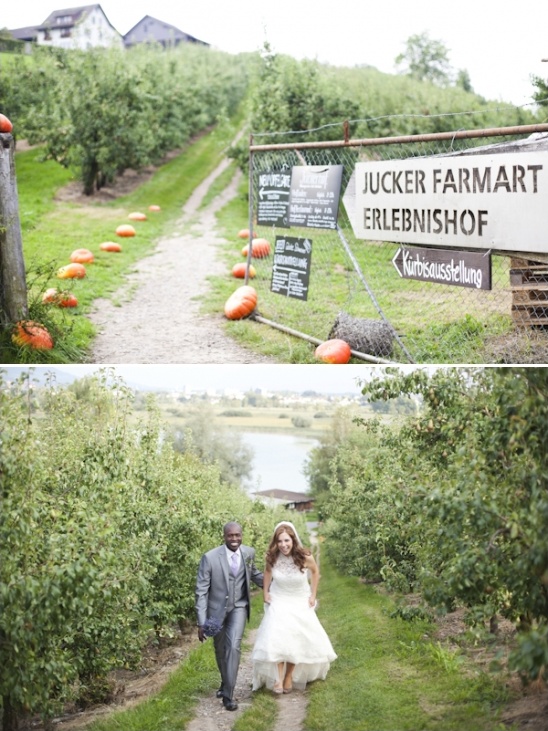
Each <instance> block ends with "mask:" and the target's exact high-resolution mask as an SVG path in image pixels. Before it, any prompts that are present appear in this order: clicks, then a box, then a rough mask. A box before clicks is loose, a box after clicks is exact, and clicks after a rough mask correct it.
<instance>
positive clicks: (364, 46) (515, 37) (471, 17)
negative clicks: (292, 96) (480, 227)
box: [0, 0, 548, 115]
mask: <svg viewBox="0 0 548 731" xmlns="http://www.w3.org/2000/svg"><path fill="white" fill-rule="evenodd" d="M85 4H86V3H82V5H85ZM100 4H101V7H102V8H103V10H104V12H105V14H106V16H107V18H108V19H109V21H110V22H111V24H112V25H113V26H114V27H115V28H116V30H118V31H119V32H120V33H122V34H125V33H127V32H128V31H129V30H131V28H132V27H133V26H134V25H135V24H136V23H137V22H138V21H139V20H141V18H142V17H143V16H144V15H151V16H152V17H154V18H157V19H159V20H162V21H164V22H166V23H170V24H171V25H174V26H176V27H177V28H179V30H182V31H184V32H186V33H189V34H191V35H193V36H195V37H197V38H199V39H201V40H204V41H206V42H208V43H210V44H211V45H212V46H214V47H217V48H220V49H222V50H225V51H228V52H231V53H238V52H240V51H255V50H258V49H259V48H261V47H262V45H263V42H264V41H265V40H267V41H268V42H269V43H270V45H271V46H272V47H273V49H274V50H275V51H277V52H279V53H287V54H290V55H293V56H294V57H296V58H313V59H314V58H315V59H317V60H319V61H322V62H327V63H331V64H334V65H347V66H353V65H358V64H368V65H371V66H375V67H376V68H378V69H379V70H380V71H385V72H387V73H394V71H395V68H394V59H395V58H396V56H397V55H398V54H399V53H400V52H401V51H402V50H404V44H405V41H406V40H407V39H408V38H409V37H410V36H411V35H415V34H419V33H422V32H427V33H428V34H429V36H430V38H431V39H433V40H439V41H442V42H443V43H444V45H445V46H446V48H447V49H448V51H449V61H450V64H451V66H452V67H453V68H455V69H466V70H467V71H468V73H469V75H470V79H471V82H472V86H473V88H474V90H475V91H476V92H477V93H479V94H481V95H483V96H484V97H486V98H487V99H489V100H493V101H507V102H511V103H513V104H517V105H521V104H526V103H529V102H531V94H532V92H533V90H534V89H533V86H532V84H531V82H530V75H531V74H534V75H536V76H541V77H542V78H547V77H548V63H542V59H543V58H548V33H547V28H548V2H547V0H522V2H520V3H518V4H516V5H510V6H507V5H503V4H501V3H500V2H499V1H498V0H479V1H478V0H459V2H457V3H447V2H440V0H412V1H409V0H393V1H392V2H389V3H382V2H371V1H370V0H369V1H368V0H361V1H360V2H358V3H337V2H335V1H334V0H272V1H270V0H266V1H265V0H231V1H230V2H227V1H226V0H213V1H211V0H209V1H208V0H201V2H193V3H181V2H180V3H175V2H173V0H132V2H131V3H128V2H127V0H103V2H101V3H100ZM78 5H79V4H78V3H77V2H75V3H73V4H66V5H63V2H62V0H59V2H57V3H55V2H52V0H17V1H16V2H8V1H7V0H2V2H1V4H0V28H1V27H8V28H19V27H23V26H27V25H39V24H40V23H43V21H44V20H45V19H46V18H47V16H48V15H49V14H50V13H51V12H52V11H54V10H60V9H63V8H64V7H78ZM458 111H462V110H458ZM365 114H366V110H364V115H365Z"/></svg>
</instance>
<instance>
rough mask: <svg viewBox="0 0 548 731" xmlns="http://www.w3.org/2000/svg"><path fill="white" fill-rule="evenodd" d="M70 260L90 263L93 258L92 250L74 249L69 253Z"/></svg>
mask: <svg viewBox="0 0 548 731" xmlns="http://www.w3.org/2000/svg"><path fill="white" fill-rule="evenodd" d="M70 260H71V261H72V262H76V263H77V264H91V263H92V262H93V260H94V257H93V252H91V251H90V250H89V249H75V250H74V251H73V252H72V254H71V255H70Z"/></svg>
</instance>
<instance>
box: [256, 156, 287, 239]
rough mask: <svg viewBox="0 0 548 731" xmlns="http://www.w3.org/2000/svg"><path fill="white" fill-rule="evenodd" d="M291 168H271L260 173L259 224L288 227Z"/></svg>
mask: <svg viewBox="0 0 548 731" xmlns="http://www.w3.org/2000/svg"><path fill="white" fill-rule="evenodd" d="M290 188H291V171H290V170H270V171H268V172H265V173H261V174H260V175H259V191H258V204H257V224H258V225H260V226H278V227H280V228H288V226H289V223H288V207H289V190H290Z"/></svg>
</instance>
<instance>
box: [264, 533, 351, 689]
mask: <svg viewBox="0 0 548 731" xmlns="http://www.w3.org/2000/svg"><path fill="white" fill-rule="evenodd" d="M309 576H310V581H309ZM319 579H320V573H319V569H318V565H317V563H316V561H315V560H314V557H313V556H312V554H311V553H310V551H309V550H308V549H306V548H304V546H303V545H302V543H301V541H300V538H299V536H298V534H297V531H296V529H295V527H294V525H293V524H292V523H289V522H286V521H283V522H282V523H278V525H277V526H276V528H275V529H274V535H273V536H272V538H271V540H270V544H269V547H268V550H267V552H266V567H265V571H264V585H263V593H264V601H265V615H264V617H263V620H262V622H261V625H260V627H259V629H258V630H257V639H256V641H255V646H254V648H253V652H252V655H251V657H252V660H253V690H258V689H259V688H261V687H262V686H263V685H264V686H266V687H267V688H269V689H270V690H273V691H274V693H290V692H291V691H292V690H293V688H296V689H298V690H304V688H305V687H306V684H307V683H310V682H311V681H313V680H318V679H321V680H324V679H325V677H326V675H327V672H328V670H329V666H330V663H331V662H332V661H333V660H335V658H336V657H337V655H336V654H335V652H334V650H333V647H332V646H331V642H330V640H329V637H328V636H327V634H326V632H325V630H324V628H323V627H322V625H321V624H320V621H319V619H318V617H317V616H316V611H315V609H316V591H317V589H318V582H319Z"/></svg>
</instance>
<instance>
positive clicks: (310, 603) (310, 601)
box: [308, 596, 316, 609]
mask: <svg viewBox="0 0 548 731" xmlns="http://www.w3.org/2000/svg"><path fill="white" fill-rule="evenodd" d="M308 606H309V607H311V608H312V609H315V608H316V600H315V599H314V597H311V596H309V597H308Z"/></svg>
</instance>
